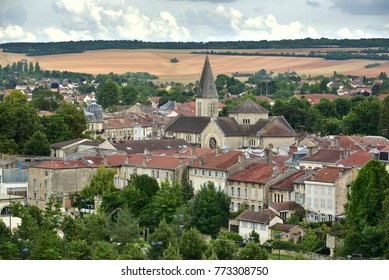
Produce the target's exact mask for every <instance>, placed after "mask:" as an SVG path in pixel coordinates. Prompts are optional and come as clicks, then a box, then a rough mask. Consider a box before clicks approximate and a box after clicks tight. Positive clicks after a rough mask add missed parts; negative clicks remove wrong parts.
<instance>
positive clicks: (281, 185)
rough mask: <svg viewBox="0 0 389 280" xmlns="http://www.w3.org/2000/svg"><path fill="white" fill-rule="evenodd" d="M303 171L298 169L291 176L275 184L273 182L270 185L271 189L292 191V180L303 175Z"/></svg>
mask: <svg viewBox="0 0 389 280" xmlns="http://www.w3.org/2000/svg"><path fill="white" fill-rule="evenodd" d="M304 174H305V171H298V172H296V173H294V174H292V175H291V176H289V177H287V178H285V179H284V180H282V181H280V182H278V183H277V184H274V185H272V186H270V188H271V189H277V190H288V191H293V182H294V180H296V179H297V178H299V177H300V176H302V175H304Z"/></svg>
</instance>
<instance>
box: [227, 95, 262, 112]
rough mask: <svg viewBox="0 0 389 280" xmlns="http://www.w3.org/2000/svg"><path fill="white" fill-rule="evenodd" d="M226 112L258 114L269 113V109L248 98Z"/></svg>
mask: <svg viewBox="0 0 389 280" xmlns="http://www.w3.org/2000/svg"><path fill="white" fill-rule="evenodd" d="M228 113H243V114H258V113H269V111H268V110H267V109H265V108H263V107H262V106H261V105H259V104H258V103H255V102H254V101H252V100H251V99H249V98H248V99H246V100H245V101H243V102H242V103H240V104H238V105H236V106H235V107H234V108H232V109H231V110H229V111H228Z"/></svg>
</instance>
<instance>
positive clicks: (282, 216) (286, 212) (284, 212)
mask: <svg viewBox="0 0 389 280" xmlns="http://www.w3.org/2000/svg"><path fill="white" fill-rule="evenodd" d="M287 214H288V211H281V212H280V216H281V218H282V219H284V220H286V216H287Z"/></svg>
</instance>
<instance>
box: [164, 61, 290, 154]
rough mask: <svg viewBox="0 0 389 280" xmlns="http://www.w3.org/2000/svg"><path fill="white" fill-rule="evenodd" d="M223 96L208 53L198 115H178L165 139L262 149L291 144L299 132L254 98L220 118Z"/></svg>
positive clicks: (208, 145)
mask: <svg viewBox="0 0 389 280" xmlns="http://www.w3.org/2000/svg"><path fill="white" fill-rule="evenodd" d="M218 102H219V95H218V93H217V89H216V85H215V80H214V78H213V74H212V69H211V65H210V62H209V58H208V56H206V58H205V62H204V67H203V71H202V73H201V78H200V83H199V86H198V91H197V94H196V116H184V115H179V116H177V117H176V118H175V119H174V120H173V121H172V122H170V123H169V124H168V125H167V126H166V128H165V132H164V135H165V138H177V139H178V138H181V139H185V140H186V141H187V142H188V143H190V144H192V145H196V146H199V147H203V148H216V147H219V148H229V149H239V148H246V147H249V148H257V149H258V148H259V149H263V148H265V147H267V146H269V145H272V146H273V147H279V146H290V145H292V144H294V143H295V142H296V133H295V131H294V130H293V128H292V127H291V126H290V125H289V123H288V122H287V121H286V120H285V118H284V117H282V116H270V117H269V111H268V110H266V109H265V108H263V107H262V106H260V105H259V104H257V103H255V102H254V101H252V100H251V99H247V100H245V101H244V102H243V103H241V104H239V105H237V106H236V107H234V108H232V109H231V110H229V111H228V117H218Z"/></svg>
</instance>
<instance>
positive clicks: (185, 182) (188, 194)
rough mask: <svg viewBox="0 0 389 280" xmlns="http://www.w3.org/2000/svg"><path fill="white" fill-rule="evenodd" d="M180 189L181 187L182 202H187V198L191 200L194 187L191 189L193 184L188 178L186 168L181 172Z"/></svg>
mask: <svg viewBox="0 0 389 280" xmlns="http://www.w3.org/2000/svg"><path fill="white" fill-rule="evenodd" d="M181 189H182V200H183V201H184V202H187V201H188V200H191V199H192V198H193V196H194V189H193V186H192V184H191V183H190V181H189V179H188V170H187V169H185V170H184V172H182V178H181Z"/></svg>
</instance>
